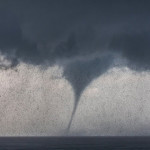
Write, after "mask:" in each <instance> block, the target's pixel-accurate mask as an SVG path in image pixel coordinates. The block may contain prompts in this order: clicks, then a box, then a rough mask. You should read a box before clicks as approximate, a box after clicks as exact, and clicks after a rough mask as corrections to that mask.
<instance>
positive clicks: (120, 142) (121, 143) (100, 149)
mask: <svg viewBox="0 0 150 150" xmlns="http://www.w3.org/2000/svg"><path fill="white" fill-rule="evenodd" d="M0 150H150V137H0Z"/></svg>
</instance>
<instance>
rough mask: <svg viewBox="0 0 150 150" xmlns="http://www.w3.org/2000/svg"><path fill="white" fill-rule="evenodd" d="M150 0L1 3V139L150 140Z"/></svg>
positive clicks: (14, 1)
mask: <svg viewBox="0 0 150 150" xmlns="http://www.w3.org/2000/svg"><path fill="white" fill-rule="evenodd" d="M149 5H150V2H149V1H148V0H145V1H140V0H133V1H129V0H114V1H110V0H105V1H99V0H64V1H61V0H45V1H42V0H22V1H20V0H13V1H11V0H1V1H0V86H1V88H0V100H1V105H0V126H1V129H0V135H41V136H42V135H48V136H51V135H149V134H150V133H149V122H150V117H149V107H150V102H149V98H150V95H149V93H150V92H149V90H150V84H149V82H150V73H149V69H150V44H149V40H150V29H149V26H150V20H149V16H150V9H149Z"/></svg>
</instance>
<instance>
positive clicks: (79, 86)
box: [64, 55, 113, 132]
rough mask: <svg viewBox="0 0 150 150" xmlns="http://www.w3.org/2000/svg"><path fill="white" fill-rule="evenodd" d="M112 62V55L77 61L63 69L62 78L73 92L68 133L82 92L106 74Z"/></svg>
mask: <svg viewBox="0 0 150 150" xmlns="http://www.w3.org/2000/svg"><path fill="white" fill-rule="evenodd" d="M112 60H113V57H112V55H107V56H102V57H95V58H92V59H89V60H84V61H83V60H78V61H74V62H72V63H69V64H68V65H66V66H65V67H64V77H65V78H66V79H67V80H68V81H69V82H70V84H71V86H72V88H73V91H74V106H73V110H72V114H71V118H70V121H69V124H68V127H67V131H68V132H69V130H70V128H71V125H72V122H73V118H74V116H75V113H76V111H77V108H78V104H79V101H80V98H81V95H82V93H83V91H84V90H85V89H86V88H87V87H88V85H89V84H90V83H91V82H92V81H93V80H94V79H95V78H97V77H99V76H100V75H102V74H103V73H104V72H106V71H107V70H108V68H109V66H110V64H111V62H112Z"/></svg>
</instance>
